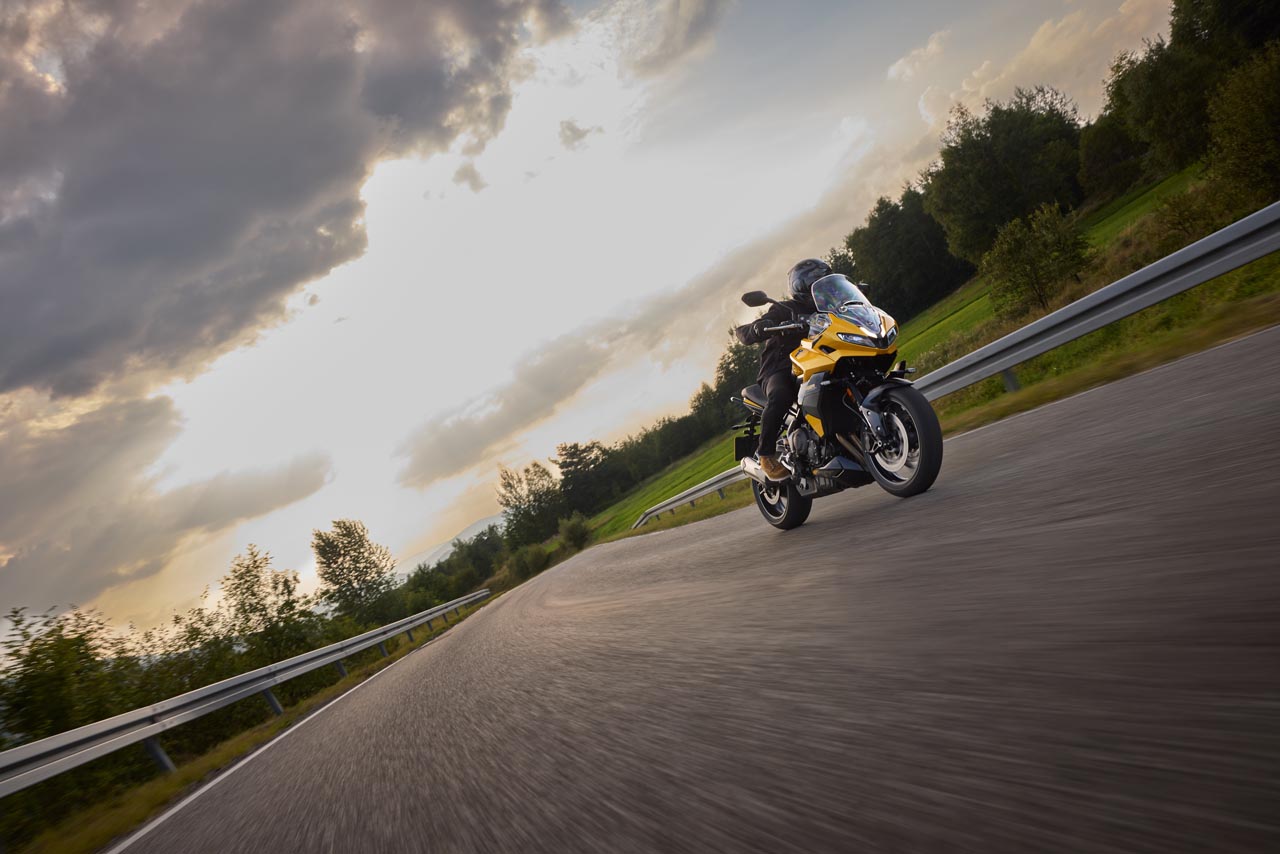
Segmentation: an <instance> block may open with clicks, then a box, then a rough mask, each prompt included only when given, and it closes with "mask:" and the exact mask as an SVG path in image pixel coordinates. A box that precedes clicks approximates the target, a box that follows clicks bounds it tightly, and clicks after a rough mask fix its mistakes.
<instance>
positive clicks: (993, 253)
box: [981, 204, 1088, 316]
mask: <svg viewBox="0 0 1280 854" xmlns="http://www.w3.org/2000/svg"><path fill="white" fill-rule="evenodd" d="M1087 261H1088V244H1087V243H1085V240H1084V236H1083V235H1082V234H1081V233H1080V230H1079V229H1078V228H1076V226H1075V223H1073V222H1072V221H1071V219H1070V218H1069V217H1066V216H1063V214H1062V213H1061V212H1060V211H1059V210H1058V208H1057V207H1056V206H1055V205H1051V204H1046V205H1042V206H1041V207H1040V208H1039V209H1037V210H1036V211H1035V212H1034V213H1033V214H1032V215H1031V216H1029V217H1026V218H1024V219H1015V220H1014V221H1013V222H1011V223H1009V224H1008V225H1006V226H1005V227H1004V228H1002V229H1000V233H999V234H998V235H997V236H996V242H995V245H993V246H992V247H991V250H990V251H989V252H988V253H987V254H986V255H985V256H983V258H982V269H981V273H982V275H983V276H985V277H987V278H988V279H989V280H990V281H991V297H992V301H993V302H994V303H995V305H996V308H997V310H999V311H1000V313H1001V314H1004V315H1006V316H1016V315H1018V314H1020V313H1022V312H1023V311H1025V310H1026V309H1027V308H1029V307H1030V306H1032V305H1038V306H1039V307H1040V308H1042V309H1044V310H1045V311H1048V310H1049V300H1050V299H1052V298H1053V295H1054V294H1055V293H1056V292H1057V290H1058V287H1059V286H1060V285H1061V283H1062V281H1063V280H1064V279H1066V278H1068V277H1070V276H1076V275H1078V274H1079V273H1080V271H1081V270H1082V269H1084V266H1085V264H1086V263H1087Z"/></svg>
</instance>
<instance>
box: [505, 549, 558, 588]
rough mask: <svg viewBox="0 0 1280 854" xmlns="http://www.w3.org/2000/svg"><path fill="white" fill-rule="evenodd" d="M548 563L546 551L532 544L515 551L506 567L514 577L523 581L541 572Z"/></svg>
mask: <svg viewBox="0 0 1280 854" xmlns="http://www.w3.org/2000/svg"><path fill="white" fill-rule="evenodd" d="M549 562H550V561H549V556H548V555H547V550H546V549H544V548H543V547H542V546H541V545H539V544H538V543H533V544H531V545H527V546H522V547H520V548H518V549H516V550H515V552H513V553H512V555H511V563H510V564H508V566H509V567H510V569H511V572H512V573H513V574H514V575H515V577H516V578H519V579H520V580H522V581H523V580H524V579H526V578H532V577H533V576H535V575H537V574H538V573H539V572H542V570H544V569H546V568H547V564H548V563H549Z"/></svg>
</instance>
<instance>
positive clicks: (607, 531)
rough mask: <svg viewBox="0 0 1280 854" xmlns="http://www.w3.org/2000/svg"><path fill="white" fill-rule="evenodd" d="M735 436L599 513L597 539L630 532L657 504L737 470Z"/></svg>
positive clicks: (707, 447)
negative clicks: (642, 516) (729, 470)
mask: <svg viewBox="0 0 1280 854" xmlns="http://www.w3.org/2000/svg"><path fill="white" fill-rule="evenodd" d="M735 435H737V432H736V431H735V432H734V433H729V434H726V435H725V436H722V437H721V438H719V439H714V440H712V441H710V442H708V443H707V444H705V445H703V446H702V447H701V448H699V449H698V450H697V451H694V452H693V453H692V454H690V455H689V456H687V457H685V458H684V459H682V460H679V461H677V462H674V463H672V464H671V465H669V466H667V467H666V468H665V469H663V470H662V471H660V472H658V473H657V474H656V475H654V476H653V477H651V478H649V479H648V480H646V481H644V482H643V483H641V484H640V485H639V486H637V487H636V488H635V489H633V490H631V492H629V493H627V494H626V495H625V496H623V497H622V498H621V499H620V500H619V501H618V502H617V503H615V504H614V505H612V506H611V507H607V508H605V509H604V510H602V511H601V512H600V513H598V514H596V515H595V516H594V517H592V519H591V528H592V530H593V532H594V534H595V536H596V538H597V539H607V538H609V537H612V536H614V535H616V534H620V533H622V532H624V531H627V530H629V529H630V528H631V526H632V525H634V524H635V521H636V520H637V519H639V518H640V514H641V513H643V512H644V511H646V510H648V509H649V508H650V507H652V506H653V505H655V504H658V503H660V502H662V501H665V500H666V499H668V498H670V497H671V496H673V495H678V494H679V493H681V492H684V491H685V490H686V489H688V488H689V487H691V486H697V485H698V484H699V483H702V482H703V481H704V480H706V479H707V478H709V477H711V476H713V475H717V474H720V472H722V471H724V470H726V469H730V468H733V465H734V460H733V437H734V436H735Z"/></svg>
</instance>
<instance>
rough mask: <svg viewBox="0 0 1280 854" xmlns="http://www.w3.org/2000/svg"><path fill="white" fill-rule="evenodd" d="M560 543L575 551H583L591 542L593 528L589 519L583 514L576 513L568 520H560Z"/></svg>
mask: <svg viewBox="0 0 1280 854" xmlns="http://www.w3.org/2000/svg"><path fill="white" fill-rule="evenodd" d="M560 541H561V542H563V543H564V544H565V545H567V546H569V547H570V548H571V549H572V550H573V551H581V550H582V549H584V548H586V545H587V543H589V542H591V528H590V527H589V526H588V525H587V518H586V517H585V516H583V515H582V514H581V513H574V514H573V515H572V516H570V517H569V518H567V519H561V520H560Z"/></svg>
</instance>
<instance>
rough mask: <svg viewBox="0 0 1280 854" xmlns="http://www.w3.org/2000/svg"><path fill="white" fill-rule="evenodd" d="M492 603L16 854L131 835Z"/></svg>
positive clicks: (67, 853) (402, 643)
mask: <svg viewBox="0 0 1280 854" xmlns="http://www.w3.org/2000/svg"><path fill="white" fill-rule="evenodd" d="M496 598H497V596H492V597H490V598H489V599H486V600H485V601H484V602H481V603H478V604H476V605H473V606H471V607H468V608H463V609H462V610H461V611H460V612H459V616H458V618H457V619H455V621H454V622H453V623H451V624H450V625H449V626H447V627H446V626H440V627H439V628H437V629H435V630H434V631H432V632H430V633H429V634H428V633H427V632H426V631H425V630H423V629H415V630H414V637H415V638H416V642H415V643H412V644H411V643H409V641H408V639H407V638H406V637H404V636H403V635H399V636H397V637H396V638H394V639H393V641H389V642H388V648H389V650H390V652H391V655H389V656H387V657H385V658H380V659H377V660H376V661H373V662H371V663H369V664H366V665H364V666H362V667H358V668H356V667H353V668H351V670H350V672H349V673H348V674H347V676H346V678H345V679H342V680H341V681H339V682H336V683H334V684H333V685H330V686H329V687H328V688H325V689H323V690H321V691H319V692H318V693H316V694H313V695H311V696H310V697H307V698H306V699H304V700H301V701H299V702H297V703H295V704H294V705H292V706H289V707H288V708H286V709H285V710H284V714H283V715H280V716H278V717H276V718H274V719H272V720H269V721H267V722H266V723H263V724H259V725H258V726H256V727H254V728H253V729H249V730H246V731H245V732H242V733H240V734H239V735H237V736H234V737H233V738H229V739H227V740H226V741H224V742H222V743H221V744H219V745H218V746H217V747H215V748H214V749H213V750H211V751H209V752H208V753H206V754H204V755H203V756H200V757H198V758H196V759H193V760H191V761H190V762H186V763H183V764H182V765H180V766H178V770H177V771H175V772H174V773H172V774H166V775H164V776H162V777H157V778H156V779H154V780H150V781H148V782H146V783H143V784H142V785H140V786H135V787H134V788H132V789H128V790H126V791H123V792H120V793H119V794H117V795H114V796H112V797H110V798H107V799H106V800H104V801H102V802H100V803H97V804H94V805H93V806H91V807H88V808H86V809H84V810H81V811H79V812H76V813H74V814H72V815H70V816H67V817H66V818H64V819H63V820H62V821H61V822H59V823H58V824H57V825H55V826H54V827H51V828H49V829H48V830H46V831H44V832H43V833H41V834H40V835H39V836H37V837H36V838H35V839H33V840H32V841H31V842H30V843H28V844H27V845H26V846H25V847H23V848H20V849H18V850H19V851H20V852H22V854H55V852H56V854H90V852H93V851H99V850H101V849H102V848H104V847H106V846H107V845H108V844H110V843H111V842H113V841H115V840H117V839H119V838H121V837H123V836H125V835H126V834H128V833H132V832H133V831H135V830H137V829H138V828H139V827H141V826H142V825H143V824H144V823H145V822H146V821H148V820H149V819H151V818H153V817H154V816H156V815H157V814H159V813H160V812H161V811H163V810H164V809H165V808H167V807H168V806H170V805H171V804H172V803H174V802H175V801H177V800H178V799H179V798H181V797H184V796H185V795H187V794H189V793H190V792H191V791H192V790H194V789H195V788H196V787H197V786H199V785H201V784H203V783H205V782H207V781H208V780H210V779H212V778H213V777H214V776H215V775H216V774H217V772H219V771H222V770H223V769H225V768H227V767H228V766H230V765H231V764H233V763H234V762H235V761H236V760H238V759H240V758H242V757H244V756H247V755H248V754H249V753H251V752H252V751H254V750H256V749H257V748H258V747H261V746H262V745H263V744H266V743H267V742H268V741H270V740H271V739H273V738H275V737H276V736H277V735H279V734H280V733H282V732H284V731H285V730H287V729H288V728H289V727H291V726H293V725H295V724H297V723H299V722H300V721H302V720H303V719H304V718H306V717H307V716H308V715H310V714H311V713H312V712H314V711H316V710H317V709H319V708H320V707H321V706H323V705H324V704H325V703H328V702H329V701H331V700H333V699H335V698H336V697H339V696H341V695H342V694H345V693H346V692H347V691H349V690H351V689H352V688H354V687H356V686H357V685H359V684H360V683H361V682H364V681H365V680H366V679H368V678H369V677H371V676H373V675H374V674H375V673H377V672H378V671H380V670H382V669H383V668H385V667H388V666H389V665H391V664H393V663H395V662H396V661H399V660H400V659H401V658H404V657H405V656H406V655H408V654H409V653H410V652H412V651H413V650H415V649H417V648H419V647H421V646H423V645H424V644H426V643H428V642H430V641H431V640H434V639H435V638H437V637H439V636H440V635H442V634H444V633H445V632H447V631H449V629H450V628H452V627H453V626H455V625H457V623H458V622H461V621H462V620H464V619H466V618H467V617H468V616H470V615H471V614H473V613H475V612H476V611H477V610H479V609H480V608H483V607H484V606H485V605H487V604H489V603H490V602H492V601H494V600H495V599H496ZM424 628H425V627H424ZM241 702H262V701H261V699H260V698H258V697H246V698H245V699H244V700H243V701H241ZM126 749H128V748H126Z"/></svg>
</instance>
